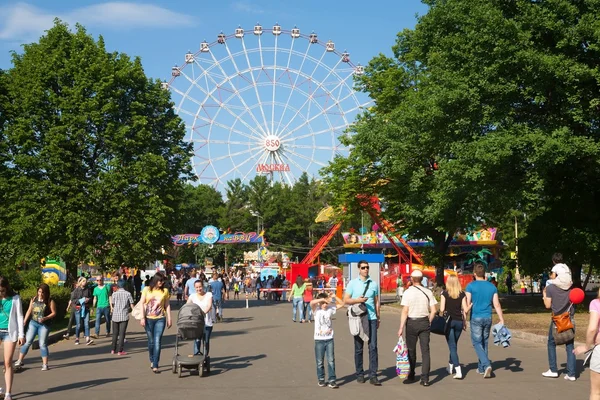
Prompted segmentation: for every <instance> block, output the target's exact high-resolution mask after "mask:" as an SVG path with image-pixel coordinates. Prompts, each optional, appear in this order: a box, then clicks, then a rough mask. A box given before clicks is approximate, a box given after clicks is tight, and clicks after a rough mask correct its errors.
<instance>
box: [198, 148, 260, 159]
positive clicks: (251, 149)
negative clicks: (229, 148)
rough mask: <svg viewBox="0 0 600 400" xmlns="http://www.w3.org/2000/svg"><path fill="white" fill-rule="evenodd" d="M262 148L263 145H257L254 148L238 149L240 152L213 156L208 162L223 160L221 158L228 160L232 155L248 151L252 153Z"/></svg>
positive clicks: (235, 155) (239, 154)
mask: <svg viewBox="0 0 600 400" xmlns="http://www.w3.org/2000/svg"><path fill="white" fill-rule="evenodd" d="M260 149H262V146H256V147H253V148H250V149H246V150H241V151H238V152H236V153H233V154H231V153H230V154H226V155H224V156H219V157H215V158H211V159H210V160H209V161H208V162H210V163H214V162H216V161H221V160H226V159H228V158H231V157H237V156H241V155H244V154H247V153H251V152H253V151H256V150H260Z"/></svg>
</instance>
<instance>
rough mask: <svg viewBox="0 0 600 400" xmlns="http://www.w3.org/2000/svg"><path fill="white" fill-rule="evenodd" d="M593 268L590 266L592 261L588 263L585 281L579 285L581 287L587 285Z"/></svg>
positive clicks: (583, 287)
mask: <svg viewBox="0 0 600 400" xmlns="http://www.w3.org/2000/svg"><path fill="white" fill-rule="evenodd" d="M593 270H594V267H593V266H592V263H590V265H589V268H588V272H587V274H586V275H585V281H584V282H583V285H581V287H582V289H583V290H585V288H586V287H587V284H588V282H589V281H590V277H591V276H592V271H593Z"/></svg>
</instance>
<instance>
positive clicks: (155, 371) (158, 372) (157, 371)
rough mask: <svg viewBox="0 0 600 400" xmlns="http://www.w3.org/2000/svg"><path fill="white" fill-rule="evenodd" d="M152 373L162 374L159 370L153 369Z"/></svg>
mask: <svg viewBox="0 0 600 400" xmlns="http://www.w3.org/2000/svg"><path fill="white" fill-rule="evenodd" d="M152 372H154V373H155V374H160V371H159V370H158V368H152Z"/></svg>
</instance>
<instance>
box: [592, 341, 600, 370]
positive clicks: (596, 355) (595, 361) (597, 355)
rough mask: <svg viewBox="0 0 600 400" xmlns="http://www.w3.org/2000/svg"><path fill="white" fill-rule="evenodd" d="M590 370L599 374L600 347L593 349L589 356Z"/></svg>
mask: <svg viewBox="0 0 600 400" xmlns="http://www.w3.org/2000/svg"><path fill="white" fill-rule="evenodd" d="M590 369H591V370H592V371H594V372H596V373H597V374H600V346H596V347H594V350H592V355H591V356H590Z"/></svg>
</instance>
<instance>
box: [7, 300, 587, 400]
mask: <svg viewBox="0 0 600 400" xmlns="http://www.w3.org/2000/svg"><path fill="white" fill-rule="evenodd" d="M260 304H261V305H259V303H258V302H257V301H256V300H251V301H250V308H249V309H246V308H245V304H244V301H237V302H233V301H232V302H229V303H228V304H227V305H226V307H227V308H226V309H225V321H224V322H223V323H219V324H217V325H215V329H214V332H213V338H212V340H211V355H212V371H211V375H210V376H209V377H205V378H200V377H198V376H197V375H192V376H190V375H189V373H184V376H183V377H182V378H178V377H177V375H173V374H172V373H171V372H170V365H171V359H172V356H173V347H174V335H175V332H176V329H175V327H172V328H171V329H170V330H167V331H166V332H165V337H164V339H163V352H162V356H161V357H162V359H161V363H160V364H161V371H162V373H161V374H159V375H154V374H153V373H152V372H151V370H150V369H149V362H148V355H147V341H146V335H145V333H144V332H143V331H142V329H141V327H140V326H139V323H138V322H137V321H134V320H131V322H130V325H129V334H128V343H127V344H126V350H127V352H128V353H129V354H128V355H127V356H123V357H119V356H114V355H111V354H110V339H108V338H101V339H98V340H96V343H95V344H94V345H92V346H85V345H83V344H82V345H80V346H75V345H74V342H73V340H69V341H61V342H59V343H56V344H54V345H52V346H51V347H50V352H51V354H50V367H51V369H50V370H49V371H47V372H42V371H40V367H41V360H40V358H39V351H38V350H32V351H31V352H30V354H29V355H28V357H27V358H26V366H25V369H24V370H23V371H22V372H20V373H18V374H16V375H15V384H14V390H13V395H14V397H15V399H28V398H43V399H44V400H53V399H60V400H64V399H79V398H84V399H86V400H94V399H99V400H109V399H120V400H121V399H128V400H138V399H152V400H161V399H174V398H179V399H183V398H191V396H202V397H203V398H210V399H224V398H230V397H233V398H240V399H244V400H254V399H256V400H264V399H266V398H285V399H286V400H293V399H306V398H317V399H320V398H339V396H343V398H344V399H346V400H354V399H356V400H364V399H372V397H369V396H373V395H376V396H378V397H380V398H420V399H424V400H427V399H432V400H434V399H435V400H438V399H445V398H449V399H452V398H468V396H476V397H477V398H485V399H486V400H500V399H502V400H504V399H529V400H533V399H548V398H552V399H559V398H563V399H585V398H587V396H588V390H589V372H588V371H584V372H583V373H582V376H581V378H580V379H579V380H578V381H577V382H568V381H565V380H564V379H562V378H563V376H562V375H561V377H560V378H559V379H550V380H548V379H544V378H542V377H541V375H540V374H541V372H543V371H545V370H546V369H547V356H546V348H545V346H543V345H540V344H536V343H531V342H526V341H522V340H514V341H513V345H512V346H511V347H510V348H507V349H502V348H498V347H495V346H492V347H491V349H490V356H491V359H492V360H494V362H493V367H494V374H495V377H494V378H493V379H486V380H484V379H483V378H482V377H481V376H480V375H478V374H477V372H476V365H477V363H476V362H477V360H476V358H475V352H474V350H473V348H472V347H471V344H470V340H469V336H468V333H467V334H466V335H465V336H463V337H462V338H461V340H460V343H459V347H460V348H459V354H460V357H461V363H462V364H463V365H464V367H463V371H464V372H463V373H464V374H465V375H466V376H465V378H464V379H463V380H462V381H458V380H454V379H451V378H450V377H449V376H448V375H447V373H446V372H445V368H446V365H447V359H448V358H447V357H448V352H447V346H446V343H445V341H444V339H443V337H440V336H436V335H432V351H431V352H432V373H431V377H430V381H431V383H432V385H431V386H430V387H427V388H425V387H421V386H420V385H418V384H411V385H406V384H402V382H401V381H400V380H399V379H398V378H396V376H395V355H394V354H393V353H392V348H393V347H394V345H395V343H396V340H397V337H396V332H397V331H398V324H399V314H397V313H393V312H384V313H383V314H382V323H381V327H380V332H379V367H380V369H381V373H380V379H381V381H382V382H383V386H381V387H374V386H371V385H369V383H364V384H358V383H356V381H355V380H354V375H353V373H354V356H353V345H352V338H351V337H350V335H349V333H348V329H347V323H346V317H345V315H343V312H342V313H340V314H338V317H337V320H336V322H335V329H336V335H335V346H336V349H335V355H336V372H337V375H338V378H339V379H338V382H339V384H340V389H338V390H337V391H336V392H333V390H332V389H329V388H320V387H318V386H317V384H316V383H317V382H316V373H315V362H314V350H313V348H314V344H313V339H312V330H313V325H312V324H297V323H296V324H294V323H292V320H291V305H290V304H289V303H287V302H286V303H281V304H279V303H277V304H268V305H265V304H264V303H262V302H261V303H260ZM340 311H343V310H340ZM175 319H176V318H175V317H174V320H175ZM102 332H104V327H103V328H102ZM185 346H191V343H189V342H188V343H186V344H185ZM186 348H187V347H186ZM558 360H559V366H561V365H562V366H561V368H563V369H564V367H565V360H566V358H565V353H564V348H559V351H558ZM365 363H366V365H365V366H367V365H368V361H367V360H366V359H365ZM581 364H582V361H581V360H579V361H578V366H579V367H580V369H581ZM418 373H419V369H417V374H418ZM84 391H85V392H84ZM334 395H335V397H333V396H334Z"/></svg>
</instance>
